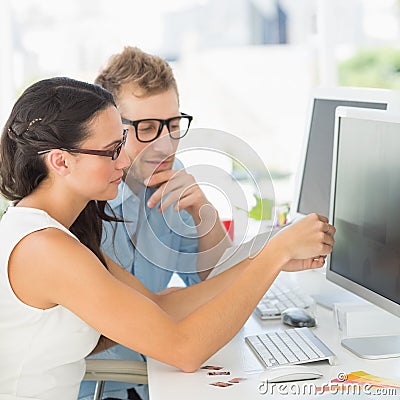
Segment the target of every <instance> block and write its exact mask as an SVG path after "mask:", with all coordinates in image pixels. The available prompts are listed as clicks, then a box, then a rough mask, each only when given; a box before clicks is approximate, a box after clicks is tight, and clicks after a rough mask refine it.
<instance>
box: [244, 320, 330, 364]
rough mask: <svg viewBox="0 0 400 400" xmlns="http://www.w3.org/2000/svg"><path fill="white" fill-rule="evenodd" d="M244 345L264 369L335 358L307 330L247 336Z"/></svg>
mask: <svg viewBox="0 0 400 400" xmlns="http://www.w3.org/2000/svg"><path fill="white" fill-rule="evenodd" d="M245 341H246V343H247V344H248V345H249V347H250V348H251V350H252V351H253V352H254V354H255V355H256V356H257V358H258V359H259V360H260V361H261V363H262V364H263V366H264V367H265V368H270V367H277V366H279V365H290V364H305V363H309V362H314V361H322V360H327V361H328V362H329V364H331V365H333V364H334V363H335V359H336V356H335V354H334V353H333V352H332V351H331V350H329V348H328V347H327V346H326V345H325V344H324V343H323V342H322V341H321V339H319V338H318V337H317V336H315V335H314V333H313V332H312V331H311V330H310V329H309V328H293V329H286V330H277V331H271V332H266V333H262V334H259V335H254V336H247V337H246V338H245Z"/></svg>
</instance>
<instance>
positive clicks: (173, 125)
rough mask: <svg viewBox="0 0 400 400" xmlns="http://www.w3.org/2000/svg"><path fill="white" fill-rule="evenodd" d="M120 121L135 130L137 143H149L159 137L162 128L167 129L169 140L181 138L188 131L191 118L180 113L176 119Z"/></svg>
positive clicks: (124, 119) (123, 119)
mask: <svg viewBox="0 0 400 400" xmlns="http://www.w3.org/2000/svg"><path fill="white" fill-rule="evenodd" d="M121 120H122V123H123V124H125V125H132V126H133V127H134V128H135V133H136V139H137V140H138V141H139V142H142V143H149V142H152V141H153V140H156V139H157V138H158V137H159V136H160V135H161V132H162V130H163V128H164V126H166V127H167V129H168V133H169V136H170V137H171V139H175V140H178V139H181V138H183V137H184V136H185V135H186V133H187V132H188V130H189V127H190V123H191V122H192V120H193V117H192V116H191V115H188V114H184V113H181V115H180V116H178V117H173V118H168V119H157V118H147V119H138V120H136V121H131V120H130V119H126V118H123V117H122V118H121Z"/></svg>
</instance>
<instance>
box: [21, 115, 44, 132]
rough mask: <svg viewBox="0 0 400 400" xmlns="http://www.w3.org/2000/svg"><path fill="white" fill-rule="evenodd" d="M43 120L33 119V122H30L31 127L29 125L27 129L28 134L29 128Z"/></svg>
mask: <svg viewBox="0 0 400 400" xmlns="http://www.w3.org/2000/svg"><path fill="white" fill-rule="evenodd" d="M42 119H43V118H35V119H33V120H32V121H31V122H29V125H28V127H27V128H26V130H25V132H28V131H29V128H30V127H31V126H32V125H33V124H35V123H36V122H39V121H41V120H42Z"/></svg>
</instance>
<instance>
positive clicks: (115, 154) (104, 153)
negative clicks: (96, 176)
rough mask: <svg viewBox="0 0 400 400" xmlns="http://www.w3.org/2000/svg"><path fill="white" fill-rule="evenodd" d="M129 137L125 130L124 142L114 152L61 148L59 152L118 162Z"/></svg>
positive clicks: (40, 152) (47, 151)
mask: <svg viewBox="0 0 400 400" xmlns="http://www.w3.org/2000/svg"><path fill="white" fill-rule="evenodd" d="M127 135H128V129H124V131H123V135H122V140H121V141H120V142H119V143H117V144H116V146H115V147H114V149H112V150H89V149H68V148H65V147H59V150H64V151H68V152H69V153H80V154H91V155H93V156H102V157H111V160H116V159H117V158H118V156H119V154H120V153H121V150H122V147H123V146H125V143H126V137H127ZM51 150H53V149H50V150H42V151H38V152H37V154H45V153H49V152H50V151H51Z"/></svg>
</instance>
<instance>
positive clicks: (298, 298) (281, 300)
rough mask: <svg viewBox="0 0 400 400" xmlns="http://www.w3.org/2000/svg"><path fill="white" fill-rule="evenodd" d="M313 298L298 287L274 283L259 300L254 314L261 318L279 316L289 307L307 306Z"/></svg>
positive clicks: (309, 305)
mask: <svg viewBox="0 0 400 400" xmlns="http://www.w3.org/2000/svg"><path fill="white" fill-rule="evenodd" d="M314 303H315V301H314V299H313V298H312V297H311V296H309V295H307V294H305V293H304V292H303V291H302V290H301V289H300V288H299V287H287V286H282V285H279V284H277V283H274V284H273V285H272V286H271V287H270V288H269V290H268V292H267V293H266V294H265V295H264V297H263V298H262V299H261V300H260V302H259V303H258V305H257V307H256V310H255V311H256V314H257V315H258V317H260V318H261V319H275V318H280V317H281V313H282V311H284V310H286V309H287V308H290V307H301V308H309V307H311V306H312V305H313V304H314Z"/></svg>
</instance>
